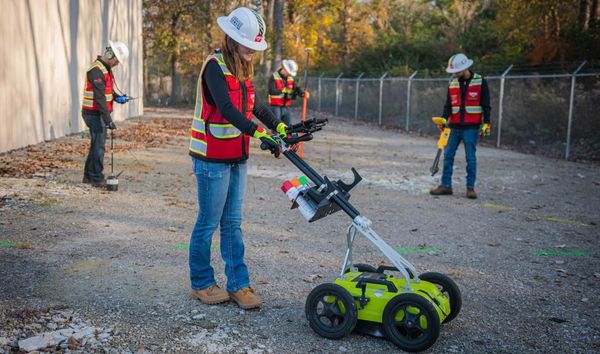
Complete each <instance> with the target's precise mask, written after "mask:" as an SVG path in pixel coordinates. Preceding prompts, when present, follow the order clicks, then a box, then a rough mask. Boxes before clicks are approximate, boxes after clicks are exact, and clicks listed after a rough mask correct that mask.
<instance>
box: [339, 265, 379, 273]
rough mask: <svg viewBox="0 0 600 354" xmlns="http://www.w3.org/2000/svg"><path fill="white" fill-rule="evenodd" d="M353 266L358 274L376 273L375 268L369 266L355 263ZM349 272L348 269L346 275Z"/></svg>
mask: <svg viewBox="0 0 600 354" xmlns="http://www.w3.org/2000/svg"><path fill="white" fill-rule="evenodd" d="M354 266H355V267H356V269H358V271H359V272H367V273H378V271H377V268H375V267H373V266H372V265H370V264H365V263H356V264H355V265H354ZM349 271H350V269H348V270H347V271H346V273H348V272H349Z"/></svg>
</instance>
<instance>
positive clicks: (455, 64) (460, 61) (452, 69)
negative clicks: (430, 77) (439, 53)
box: [446, 53, 473, 74]
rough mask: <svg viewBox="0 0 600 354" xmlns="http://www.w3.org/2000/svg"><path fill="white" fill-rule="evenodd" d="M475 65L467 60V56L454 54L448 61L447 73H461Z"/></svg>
mask: <svg viewBox="0 0 600 354" xmlns="http://www.w3.org/2000/svg"><path fill="white" fill-rule="evenodd" d="M471 65H473V60H471V59H469V58H467V56H466V55H464V54H462V53H458V54H454V55H453V56H451V57H450V59H448V67H447V68H446V72H447V73H449V74H456V73H459V72H461V71H464V70H467V69H468V68H470V67H471Z"/></svg>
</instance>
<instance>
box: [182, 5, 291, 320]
mask: <svg viewBox="0 0 600 354" xmlns="http://www.w3.org/2000/svg"><path fill="white" fill-rule="evenodd" d="M217 23H218V25H219V27H220V28H221V29H222V30H223V31H224V32H225V39H224V41H223V44H222V49H220V50H219V49H218V50H216V51H215V52H214V53H213V54H211V55H209V56H208V58H207V59H206V61H205V62H204V65H203V66H202V69H201V71H200V75H199V77H198V86H197V93H196V108H195V111H194V120H193V123H192V129H191V137H190V147H189V153H190V155H191V156H192V164H193V170H194V174H195V175H196V180H197V184H198V204H199V212H198V218H197V220H196V224H195V226H194V230H193V231H192V236H191V241H190V255H189V257H190V258H189V264H190V279H191V285H192V296H193V297H194V298H196V299H198V300H200V301H202V302H203V303H205V304H218V303H222V302H225V301H228V300H229V299H233V300H234V301H235V302H236V303H237V304H238V305H239V306H240V307H241V308H243V309H251V308H257V307H260V306H261V304H262V300H261V299H260V297H258V296H257V295H256V294H255V293H254V290H253V289H252V288H250V279H249V276H248V268H247V267H246V264H245V263H244V241H243V238H242V229H241V223H242V204H243V200H244V193H245V191H246V181H247V164H246V160H247V159H248V153H249V143H250V136H252V137H254V138H257V139H260V140H261V142H262V143H265V144H267V146H269V148H270V150H271V152H273V154H274V155H275V156H276V157H278V156H279V154H280V152H281V147H280V146H279V144H278V143H277V142H276V141H275V140H274V139H273V138H272V137H271V135H270V133H268V132H267V130H266V129H265V128H263V126H261V125H260V124H256V123H254V122H253V121H252V115H253V114H254V115H255V116H256V117H257V118H258V119H259V120H260V121H261V122H262V123H264V124H265V125H266V126H268V127H269V128H271V129H274V130H276V131H277V133H279V134H282V135H284V134H285V133H286V128H287V127H286V125H285V124H284V123H282V122H281V121H280V120H279V119H277V118H276V117H275V116H274V115H273V113H272V112H271V111H270V110H269V108H268V107H267V106H266V105H265V104H264V103H262V102H259V101H257V100H256V99H255V92H254V86H253V85H252V77H253V74H254V69H253V59H254V53H255V52H256V51H262V50H265V49H266V48H267V43H266V41H265V30H266V27H265V22H264V20H263V19H262V17H261V16H260V15H259V14H258V13H256V12H255V11H253V10H250V9H248V8H245V7H240V8H237V9H235V10H233V11H232V12H231V13H230V14H229V16H226V17H225V16H223V17H219V18H218V19H217ZM219 224H220V231H221V245H220V246H221V247H220V248H221V256H222V257H223V260H224V262H225V275H226V276H227V288H226V291H225V290H223V289H221V288H219V286H218V285H217V284H216V281H215V278H214V270H213V268H212V267H211V265H210V249H211V240H212V235H213V233H214V231H215V229H216V228H217V226H218V225H219Z"/></svg>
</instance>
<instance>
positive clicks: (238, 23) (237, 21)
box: [229, 16, 244, 31]
mask: <svg viewBox="0 0 600 354" xmlns="http://www.w3.org/2000/svg"><path fill="white" fill-rule="evenodd" d="M229 22H230V23H231V24H232V25H233V27H235V28H237V29H238V31H239V29H240V28H242V26H243V25H244V23H243V22H242V21H240V19H239V18H237V16H233V17H232V18H231V20H230V21H229Z"/></svg>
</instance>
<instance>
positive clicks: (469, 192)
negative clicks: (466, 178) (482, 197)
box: [467, 188, 477, 199]
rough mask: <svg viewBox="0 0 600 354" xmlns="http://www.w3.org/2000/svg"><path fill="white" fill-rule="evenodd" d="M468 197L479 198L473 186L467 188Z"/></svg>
mask: <svg viewBox="0 0 600 354" xmlns="http://www.w3.org/2000/svg"><path fill="white" fill-rule="evenodd" d="M467 198H469V199H477V193H475V190H474V189H473V188H467Z"/></svg>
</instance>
